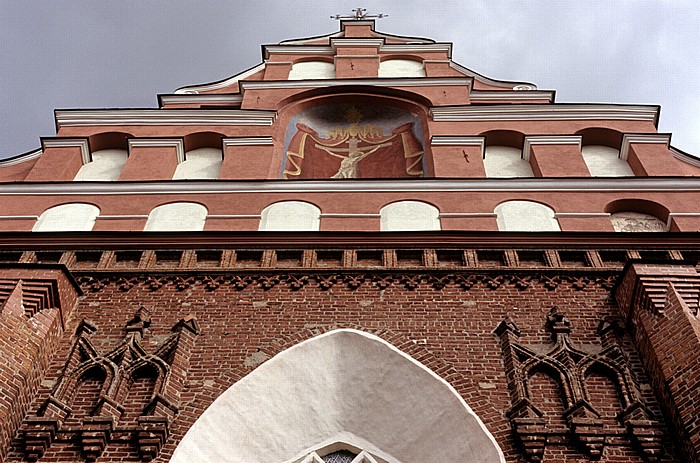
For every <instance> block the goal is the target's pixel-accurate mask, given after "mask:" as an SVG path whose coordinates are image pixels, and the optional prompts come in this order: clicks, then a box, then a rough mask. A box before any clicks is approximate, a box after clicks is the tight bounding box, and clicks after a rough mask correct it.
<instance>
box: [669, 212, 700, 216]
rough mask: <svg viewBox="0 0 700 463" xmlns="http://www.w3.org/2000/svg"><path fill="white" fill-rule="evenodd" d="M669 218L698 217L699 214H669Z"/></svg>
mask: <svg viewBox="0 0 700 463" xmlns="http://www.w3.org/2000/svg"><path fill="white" fill-rule="evenodd" d="M668 215H669V217H671V216H673V217H700V212H671V213H669V214H668Z"/></svg>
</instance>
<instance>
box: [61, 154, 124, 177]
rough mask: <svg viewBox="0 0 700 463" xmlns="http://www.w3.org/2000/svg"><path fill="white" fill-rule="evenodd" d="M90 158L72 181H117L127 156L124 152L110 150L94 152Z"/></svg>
mask: <svg viewBox="0 0 700 463" xmlns="http://www.w3.org/2000/svg"><path fill="white" fill-rule="evenodd" d="M90 156H91V157H92V161H90V162H88V163H87V164H83V166H82V167H81V168H80V170H79V171H78V173H77V174H76V175H75V179H74V180H77V181H83V182H87V181H100V180H101V181H107V180H117V179H118V178H119V175H120V174H121V173H122V169H123V168H124V165H125V164H126V159H127V157H128V154H127V151H126V150H119V149H110V150H100V151H95V152H94V153H92V154H91V155H90Z"/></svg>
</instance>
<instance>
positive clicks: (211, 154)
mask: <svg viewBox="0 0 700 463" xmlns="http://www.w3.org/2000/svg"><path fill="white" fill-rule="evenodd" d="M221 160H222V154H221V150H220V149H218V148H199V149H196V150H192V151H188V152H187V153H185V160H184V161H182V162H181V163H180V164H178V165H177V169H175V174H174V175H173V180H188V179H192V180H195V179H196V180H203V179H217V178H219V172H221Z"/></svg>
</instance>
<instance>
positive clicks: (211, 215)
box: [207, 214, 262, 219]
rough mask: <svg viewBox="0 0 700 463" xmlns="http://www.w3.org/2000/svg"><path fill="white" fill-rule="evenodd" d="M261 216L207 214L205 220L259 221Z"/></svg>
mask: <svg viewBox="0 0 700 463" xmlns="http://www.w3.org/2000/svg"><path fill="white" fill-rule="evenodd" d="M261 217H262V214H209V215H207V219H259V218H261Z"/></svg>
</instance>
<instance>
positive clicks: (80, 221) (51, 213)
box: [32, 203, 100, 232]
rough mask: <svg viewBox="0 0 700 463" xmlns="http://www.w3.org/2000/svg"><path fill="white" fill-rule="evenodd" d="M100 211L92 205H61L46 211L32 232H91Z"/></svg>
mask: <svg viewBox="0 0 700 463" xmlns="http://www.w3.org/2000/svg"><path fill="white" fill-rule="evenodd" d="M98 215H100V209H99V208H98V207H97V206H93V205H92V204H83V203H72V204H61V205H60V206H56V207H52V208H51V209H47V210H45V211H44V213H43V214H41V216H39V219H38V220H37V222H36V224H35V225H34V228H33V229H32V231H35V232H55V231H90V230H92V227H93V226H94V225H95V220H96V219H97V216H98Z"/></svg>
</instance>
